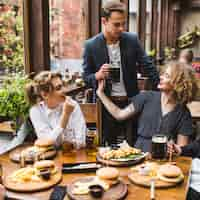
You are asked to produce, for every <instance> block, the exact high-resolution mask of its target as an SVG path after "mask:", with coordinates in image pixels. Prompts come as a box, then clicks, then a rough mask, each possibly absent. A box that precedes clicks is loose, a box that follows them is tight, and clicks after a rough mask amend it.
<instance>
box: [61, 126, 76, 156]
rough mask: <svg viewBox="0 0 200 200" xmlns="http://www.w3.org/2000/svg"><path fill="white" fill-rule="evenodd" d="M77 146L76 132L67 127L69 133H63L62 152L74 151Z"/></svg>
mask: <svg viewBox="0 0 200 200" xmlns="http://www.w3.org/2000/svg"><path fill="white" fill-rule="evenodd" d="M74 147H75V134H74V130H73V129H71V128H68V129H67V134H63V135H62V152H63V154H68V153H72V152H73V149H74Z"/></svg>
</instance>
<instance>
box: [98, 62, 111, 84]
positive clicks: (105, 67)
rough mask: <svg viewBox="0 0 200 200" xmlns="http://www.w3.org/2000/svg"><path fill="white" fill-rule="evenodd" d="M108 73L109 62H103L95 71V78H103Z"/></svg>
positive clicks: (106, 76)
mask: <svg viewBox="0 0 200 200" xmlns="http://www.w3.org/2000/svg"><path fill="white" fill-rule="evenodd" d="M108 75H109V64H103V65H102V66H101V68H100V69H99V71H98V72H96V73H95V78H96V80H97V81H99V80H105V79H106V78H108Z"/></svg>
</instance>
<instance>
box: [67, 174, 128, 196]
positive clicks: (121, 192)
mask: <svg viewBox="0 0 200 200" xmlns="http://www.w3.org/2000/svg"><path fill="white" fill-rule="evenodd" d="M93 178H94V177H93V176H89V177H84V178H80V179H76V180H75V181H73V182H72V183H71V184H70V185H68V187H67V193H68V195H69V197H70V199H72V200H94V197H92V196H91V195H90V194H84V195H74V194H73V193H72V191H73V188H74V187H75V186H74V184H75V183H76V182H77V181H78V182H83V183H84V182H88V181H91V179H93ZM127 193H128V188H127V185H126V184H125V183H123V182H122V181H119V183H118V184H116V185H113V186H112V187H111V188H110V189H108V190H107V191H105V192H104V193H103V195H102V197H101V198H100V199H101V200H120V199H124V198H125V197H126V195H127Z"/></svg>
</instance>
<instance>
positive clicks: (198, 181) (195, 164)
mask: <svg viewBox="0 0 200 200" xmlns="http://www.w3.org/2000/svg"><path fill="white" fill-rule="evenodd" d="M199 166H200V159H199V158H195V159H193V160H192V171H191V177H190V187H191V188H193V189H194V190H196V191H197V192H200V167H199Z"/></svg>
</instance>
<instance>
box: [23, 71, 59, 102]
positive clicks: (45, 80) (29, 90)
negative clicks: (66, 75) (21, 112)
mask: <svg viewBox="0 0 200 200" xmlns="http://www.w3.org/2000/svg"><path fill="white" fill-rule="evenodd" d="M56 77H58V78H60V79H62V76H61V74H60V73H58V72H51V71H42V72H40V73H39V74H37V75H36V76H35V77H34V79H33V80H32V81H31V82H30V83H28V84H27V85H26V96H27V99H28V101H29V103H30V104H32V105H34V104H36V103H37V102H38V101H41V100H43V99H42V96H41V92H42V91H44V92H47V93H49V92H52V91H53V85H52V79H53V78H56Z"/></svg>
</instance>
